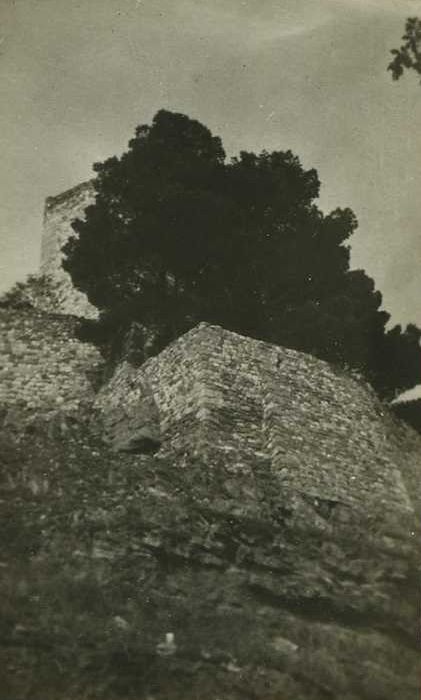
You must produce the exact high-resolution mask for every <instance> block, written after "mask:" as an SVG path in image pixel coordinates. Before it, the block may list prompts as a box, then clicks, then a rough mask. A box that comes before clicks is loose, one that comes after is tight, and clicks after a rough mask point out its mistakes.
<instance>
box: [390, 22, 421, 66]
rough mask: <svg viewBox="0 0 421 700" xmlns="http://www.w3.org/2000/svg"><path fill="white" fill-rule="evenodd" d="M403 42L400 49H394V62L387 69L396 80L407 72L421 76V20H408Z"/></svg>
mask: <svg viewBox="0 0 421 700" xmlns="http://www.w3.org/2000/svg"><path fill="white" fill-rule="evenodd" d="M402 41H403V44H402V45H401V46H400V47H399V49H392V51H391V53H392V54H393V60H392V61H391V62H390V63H389V65H388V67H387V69H388V70H390V71H391V73H392V76H393V79H394V80H398V79H399V78H400V77H401V76H402V75H403V72H404V71H405V70H414V71H415V72H416V73H418V75H421V20H419V19H418V17H410V18H408V19H407V20H406V24H405V33H404V35H403V37H402Z"/></svg>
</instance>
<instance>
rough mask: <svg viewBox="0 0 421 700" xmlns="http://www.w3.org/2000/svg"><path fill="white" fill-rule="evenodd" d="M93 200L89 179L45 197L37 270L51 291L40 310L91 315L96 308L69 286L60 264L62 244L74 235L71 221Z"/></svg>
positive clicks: (82, 213)
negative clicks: (49, 282)
mask: <svg viewBox="0 0 421 700" xmlns="http://www.w3.org/2000/svg"><path fill="white" fill-rule="evenodd" d="M94 199H95V192H94V187H93V184H92V182H84V183H82V184H80V185H77V186H76V187H73V188H72V189H70V190H67V191H66V192H63V193H62V194H60V195H58V196H57V197H48V198H47V200H46V203H45V210H44V231H43V237H42V249H41V267H40V272H41V274H43V275H48V276H49V278H50V279H51V288H52V294H51V296H50V299H49V300H48V303H47V304H46V305H45V304H44V310H46V311H53V312H57V313H62V314H74V315H77V316H83V317H86V318H94V317H95V316H96V315H97V311H96V309H95V308H94V307H93V306H92V305H91V304H90V303H89V302H88V300H87V298H86V296H85V295H84V294H82V293H80V292H79V291H78V290H76V289H75V288H74V287H73V284H72V281H71V278H70V276H69V275H68V273H67V272H65V271H64V270H63V268H62V267H61V261H62V258H63V253H62V251H61V249H62V247H63V245H64V244H65V242H66V241H67V240H68V238H69V237H70V236H71V235H73V234H74V231H73V229H72V227H71V223H72V221H73V220H74V219H76V218H83V216H84V211H85V209H86V207H87V206H88V205H89V204H92V203H93V202H94Z"/></svg>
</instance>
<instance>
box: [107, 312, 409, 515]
mask: <svg viewBox="0 0 421 700" xmlns="http://www.w3.org/2000/svg"><path fill="white" fill-rule="evenodd" d="M146 395H147V396H148V397H149V399H148V400H149V401H150V400H151V398H153V401H154V403H155V405H156V407H157V413H156V416H157V417H156V421H158V422H159V433H160V435H161V440H162V448H161V449H162V451H163V453H165V452H170V453H172V454H174V452H175V453H178V454H180V453H183V452H184V453H187V454H189V455H190V456H191V455H198V454H202V455H203V454H204V453H205V452H206V450H209V449H211V450H212V452H213V454H215V453H219V454H220V455H224V457H225V458H226V459H227V460H228V463H229V462H230V461H231V462H232V463H233V464H232V468H233V470H234V471H235V470H236V469H242V470H243V473H244V472H246V471H249V472H250V479H251V480H252V473H251V472H252V470H253V468H255V465H256V461H259V460H263V461H266V462H267V465H268V468H269V469H270V470H271V472H272V473H274V474H275V475H276V478H277V480H278V481H279V488H280V490H281V491H283V492H284V493H288V494H291V493H297V494H302V495H305V496H306V498H310V499H312V500H313V502H314V501H315V502H320V504H321V507H322V504H323V503H324V504H327V503H329V504H330V505H329V507H332V508H336V509H337V510H338V511H339V510H342V511H343V512H344V511H346V510H347V509H349V508H352V509H353V510H356V509H357V510H358V509H361V510H362V511H364V510H367V509H369V511H370V512H371V513H373V514H374V513H375V512H384V511H385V510H387V509H388V508H389V509H390V511H393V518H392V519H393V520H394V519H396V517H397V518H401V519H403V520H404V519H405V518H406V517H409V518H411V517H412V513H413V506H412V504H411V501H410V497H409V492H410V494H411V498H412V499H413V501H414V502H416V503H421V497H420V485H419V479H418V481H417V480H416V477H415V475H416V474H418V475H419V474H420V473H421V439H420V438H419V437H418V436H417V435H415V433H413V432H412V431H409V432H410V435H411V440H409V439H408V431H406V429H405V430H402V429H401V428H400V429H399V428H398V423H397V422H396V421H395V422H393V419H392V418H391V416H390V415H389V414H388V413H387V409H385V408H384V407H383V406H382V404H381V403H380V402H379V401H378V399H377V398H376V396H375V394H374V392H373V391H372V390H371V389H370V388H369V387H368V385H366V384H365V383H363V382H360V381H357V380H355V379H353V378H352V377H351V376H350V375H348V374H346V373H345V372H342V371H335V370H334V369H333V368H332V367H331V366H329V365H328V364H327V363H325V362H322V361H320V360H317V359H315V358H313V357H311V356H309V355H305V354H303V353H299V352H296V351H294V350H289V349H286V348H279V347H276V346H273V345H270V344H268V343H264V342H261V341H257V340H253V339H251V338H245V337H243V336H240V335H237V334H235V333H230V332H228V331H224V330H223V329H221V328H218V327H213V326H209V325H207V324H201V325H200V326H198V327H197V328H195V329H193V330H192V331H190V332H189V333H187V334H186V335H185V336H183V337H182V338H180V339H178V340H177V341H176V342H175V343H173V344H172V345H170V346H169V347H168V348H166V349H165V350H164V351H163V352H162V353H161V354H160V355H159V356H158V357H155V358H152V359H150V360H148V361H147V362H146V363H145V364H144V365H143V366H142V367H141V368H139V369H136V368H133V367H131V366H130V365H128V364H125V365H122V366H121V367H120V368H119V369H118V370H117V372H116V373H115V375H114V377H113V379H112V380H111V382H110V383H109V384H108V385H107V386H106V387H104V389H103V390H102V391H101V392H100V394H99V396H98V398H97V403H96V405H97V407H98V408H99V409H100V410H101V411H102V413H103V416H104V420H105V424H106V429H107V430H108V434H109V438H110V439H111V441H112V440H113V439H116V437H118V435H119V433H120V431H121V430H122V429H123V426H124V430H126V431H127V430H128V431H129V432H130V422H131V421H132V422H133V425H135V424H136V429H138V428H139V420H138V419H139V406H140V401H139V398H140V396H146ZM123 409H124V410H123ZM409 482H410V483H411V484H412V488H410V487H409V486H408V485H409ZM391 517H392V516H391Z"/></svg>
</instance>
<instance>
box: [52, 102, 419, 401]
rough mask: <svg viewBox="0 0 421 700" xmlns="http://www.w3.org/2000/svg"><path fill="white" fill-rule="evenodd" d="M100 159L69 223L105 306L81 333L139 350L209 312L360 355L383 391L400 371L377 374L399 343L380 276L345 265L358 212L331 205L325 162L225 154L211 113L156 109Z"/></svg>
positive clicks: (330, 355) (72, 257) (86, 276)
mask: <svg viewBox="0 0 421 700" xmlns="http://www.w3.org/2000/svg"><path fill="white" fill-rule="evenodd" d="M94 167H95V171H96V173H97V177H96V180H95V188H96V193H97V195H96V202H95V204H94V205H92V206H90V207H88V208H87V210H86V221H81V220H77V221H75V222H74V224H73V228H74V230H75V232H76V234H77V235H76V236H74V237H73V238H71V239H70V240H69V242H68V243H67V244H66V245H65V248H64V251H65V260H64V267H65V269H67V270H68V271H69V272H70V274H71V276H72V278H73V282H74V283H75V285H76V287H78V288H79V289H80V290H82V291H84V292H85V293H86V294H87V295H88V298H89V300H90V301H91V302H92V303H93V304H94V305H95V306H97V307H98V309H99V310H100V319H99V321H98V322H96V323H92V322H89V323H86V324H85V334H87V336H88V337H89V338H90V339H94V340H95V341H96V342H97V343H98V344H99V345H102V347H103V349H104V351H105V352H106V353H108V355H109V356H112V357H118V356H120V355H121V354H122V353H125V354H126V355H127V353H129V355H130V356H131V359H138V360H142V359H143V358H144V356H145V345H147V344H148V343H149V345H150V346H151V347H149V349H147V353H150V352H156V351H158V350H160V349H161V348H162V347H164V346H165V345H166V344H167V343H168V342H169V341H170V340H172V339H173V338H176V337H177V336H178V335H180V334H181V333H182V332H184V331H186V330H187V329H189V328H191V327H192V326H193V325H195V324H196V323H198V322H199V321H208V322H211V323H215V324H219V325H222V326H224V327H225V328H228V329H230V330H234V331H237V332H240V333H243V334H245V335H250V336H253V337H256V338H261V339H263V340H268V341H270V342H273V343H277V344H280V345H286V346H288V347H293V348H296V349H299V350H303V351H306V352H310V353H313V354H314V355H316V356H318V357H320V358H323V359H326V360H329V361H332V362H336V363H338V364H340V365H342V366H349V367H353V368H356V369H358V370H359V371H360V372H362V373H363V374H365V375H366V376H367V377H368V378H369V379H370V380H371V381H373V383H374V382H376V381H377V385H378V387H379V391H381V392H382V393H383V394H384V395H386V394H393V393H394V390H395V388H396V387H397V386H399V388H400V387H401V385H402V383H404V384H405V382H406V381H407V379H408V378H407V377H406V375H405V378H404V379H403V378H402V377H397V376H396V372H395V371H393V372H392V373H390V374H389V375H388V372H387V367H386V368H385V367H383V365H382V368H381V372H382V373H381V378H377V374H376V371H377V370H376V367H377V361H378V356H379V353H383V351H384V348H385V347H387V348H389V345H393V343H392V342H391V343H389V344H388V342H387V341H386V339H387V338H388V334H385V324H386V322H387V321H388V318H389V316H388V314H387V313H385V312H384V311H382V310H380V307H381V301H382V300H381V295H380V294H379V292H376V291H375V288H374V283H373V281H372V280H371V279H370V278H369V277H367V275H366V274H365V273H364V272H363V271H360V270H359V271H358V270H357V271H350V270H349V247H348V245H347V242H348V240H349V237H350V236H351V234H352V233H353V231H354V230H355V228H356V226H357V222H356V219H355V216H354V214H353V213H352V212H351V211H350V210H349V209H336V210H335V211H333V212H331V213H330V214H327V215H325V214H323V213H322V212H321V211H320V209H318V208H317V206H316V204H315V200H316V199H317V197H318V194H319V180H318V177H317V173H316V171H315V170H304V169H303V167H302V166H301V164H300V161H299V159H298V158H297V157H296V156H294V155H293V154H292V153H291V152H290V151H286V152H278V151H275V152H272V153H267V152H265V151H263V152H262V153H260V154H259V155H256V154H254V153H247V152H242V153H241V154H240V155H239V157H238V158H234V159H232V160H231V161H230V162H226V159H225V154H224V151H223V148H222V144H221V141H220V139H219V138H217V137H214V136H212V134H211V133H210V131H209V130H208V129H207V128H206V127H205V126H203V125H202V124H200V123H199V122H197V121H194V120H191V119H189V118H188V117H186V116H184V115H181V114H175V113H171V112H167V111H160V112H158V113H157V115H156V116H155V118H154V120H153V122H152V125H151V126H146V125H144V126H140V127H139V128H138V129H137V130H136V135H135V138H134V139H132V140H131V141H130V142H129V149H128V151H127V152H126V153H124V154H123V155H122V156H121V158H116V157H115V158H110V159H109V160H107V161H105V162H104V163H98V164H96V165H95V166H94ZM393 333H394V335H393V340H394V341H396V343H397V344H398V345H399V342H400V339H405V342H406V340H408V342H409V344H410V345H411V342H412V343H413V342H414V338H413V337H412V336H410V337H409V336H408V338H406V336H405V334H402V333H401V330H400V329H399V328H398V329H395V330H394V331H393ZM402 342H404V341H403V340H402ZM396 343H395V344H396ZM405 347H406V345H405ZM411 348H412V349H413V347H412V345H411ZM395 350H396V348H395ZM395 350H393V352H392V350H390V351H389V350H388V354H387V353H386V356H387V357H392V355H393V357H395V356H394V354H393V353H394V352H395ZM417 351H418V352H419V349H418V346H417ZM386 364H387V363H386ZM420 366H421V363H420ZM410 368H411V369H410V370H409V366H408V368H406V369H405V372H406V373H407V374H411V372H412V374H411V379H410V385H412V384H414V383H415V381H416V379H417V378H418V377H419V367H418V368H417V369H416V371H415V370H414V365H413V364H411V365H410ZM408 381H409V379H408Z"/></svg>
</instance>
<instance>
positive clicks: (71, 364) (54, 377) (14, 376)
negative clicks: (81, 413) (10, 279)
mask: <svg viewBox="0 0 421 700" xmlns="http://www.w3.org/2000/svg"><path fill="white" fill-rule="evenodd" d="M75 323H76V319H75V318H74V317H65V316H62V315H59V314H56V315H52V314H46V313H43V312H41V311H39V310H35V309H18V310H16V309H13V308H0V405H1V406H2V407H3V408H6V409H7V411H8V412H9V413H13V412H14V411H15V410H16V411H18V412H19V411H20V410H21V409H23V410H27V411H31V412H33V413H34V414H38V415H40V414H41V415H49V414H51V413H54V412H55V411H57V410H60V411H65V412H71V411H77V410H79V409H80V408H81V407H83V406H88V405H91V404H92V401H93V399H94V389H93V382H94V378H95V374H96V372H97V371H98V370H99V368H100V366H101V358H100V356H99V353H98V352H97V350H96V349H95V348H94V347H93V346H91V345H88V344H85V343H81V342H80V341H79V340H77V339H76V338H75V335H74V327H75Z"/></svg>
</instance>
